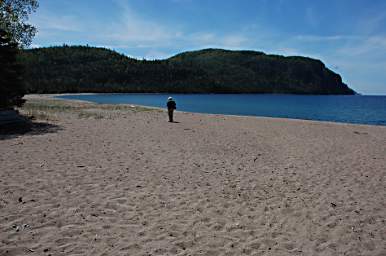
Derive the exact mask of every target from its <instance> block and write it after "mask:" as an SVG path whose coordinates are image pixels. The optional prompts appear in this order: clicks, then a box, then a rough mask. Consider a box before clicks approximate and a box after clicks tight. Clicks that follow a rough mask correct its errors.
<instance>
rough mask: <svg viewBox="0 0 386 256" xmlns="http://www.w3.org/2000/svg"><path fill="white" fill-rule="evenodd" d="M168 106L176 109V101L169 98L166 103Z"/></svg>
mask: <svg viewBox="0 0 386 256" xmlns="http://www.w3.org/2000/svg"><path fill="white" fill-rule="evenodd" d="M166 105H167V106H168V109H176V108H177V106H176V102H175V101H174V100H169V101H168V103H167V104H166Z"/></svg>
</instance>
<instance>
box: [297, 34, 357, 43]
mask: <svg viewBox="0 0 386 256" xmlns="http://www.w3.org/2000/svg"><path fill="white" fill-rule="evenodd" d="M294 38H295V39H296V40H299V41H305V42H332V41H341V40H352V39H358V38H360V37H359V36H354V35H331V36H320V35H298V36H295V37H294Z"/></svg>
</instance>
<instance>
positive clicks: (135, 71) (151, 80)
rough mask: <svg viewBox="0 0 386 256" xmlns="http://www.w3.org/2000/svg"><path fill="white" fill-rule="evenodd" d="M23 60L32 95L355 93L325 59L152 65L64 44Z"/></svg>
mask: <svg viewBox="0 0 386 256" xmlns="http://www.w3.org/2000/svg"><path fill="white" fill-rule="evenodd" d="M19 57H20V62H21V63H23V64H24V66H25V71H26V74H25V83H26V89H27V91H28V92H29V93H69V92H105V93H106V92H108V93H109V92H159V93H162V92H174V93H294V94H353V93H354V91H353V90H351V89H350V88H348V86H347V85H346V84H344V83H343V82H342V79H341V77H340V76H339V75H338V74H336V73H334V72H332V71H331V70H329V69H328V68H326V67H325V65H324V64H323V63H322V62H321V61H319V60H314V59H310V58H305V57H283V56H278V55H267V54H264V53H262V52H255V51H229V50H221V49H205V50H200V51H192V52H184V53H181V54H178V55H176V56H173V57H171V58H168V59H165V60H153V61H150V60H137V59H133V58H129V57H127V56H125V55H122V54H119V53H117V52H115V51H112V50H108V49H104V48H96V47H88V46H67V45H63V46H60V47H48V48H38V49H29V50H24V51H23V52H22V53H21V54H20V56H19Z"/></svg>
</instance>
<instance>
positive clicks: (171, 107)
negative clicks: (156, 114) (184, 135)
mask: <svg viewBox="0 0 386 256" xmlns="http://www.w3.org/2000/svg"><path fill="white" fill-rule="evenodd" d="M166 106H167V107H168V114H169V122H173V112H174V110H175V109H177V106H176V102H175V101H174V100H173V98H172V97H169V98H168V102H167V103H166Z"/></svg>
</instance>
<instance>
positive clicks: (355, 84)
mask: <svg viewBox="0 0 386 256" xmlns="http://www.w3.org/2000/svg"><path fill="white" fill-rule="evenodd" d="M39 3H40V7H39V9H38V10H37V12H36V13H34V14H32V15H31V17H30V22H31V23H32V24H34V25H36V26H37V28H38V30H39V32H38V34H37V35H36V37H35V39H34V41H33V44H32V47H39V46H53V45H62V44H64V43H65V44H69V45H79V44H81V45H85V44H89V45H92V46H102V47H106V48H110V49H114V50H116V51H118V52H121V53H124V54H126V55H128V56H132V57H136V58H140V59H142V58H146V59H159V58H167V57H169V56H172V55H174V54H177V53H179V52H182V51H186V50H196V49H202V48H208V47H216V48H226V49H251V50H258V51H264V52H266V53H274V54H281V55H285V56H289V55H303V56H309V57H314V58H318V59H321V60H322V61H323V62H324V63H325V64H326V65H327V66H328V67H329V68H330V69H332V70H333V71H335V72H338V73H339V74H341V75H342V78H343V80H344V82H346V83H347V84H348V85H349V86H350V87H351V88H353V89H354V90H356V91H357V92H359V93H363V94H382V95H386V1H385V0H371V1H369V0H313V1H310V0H111V1H109V0H93V1H91V0H89V1H87V0H66V1H63V0H40V1H39Z"/></svg>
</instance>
